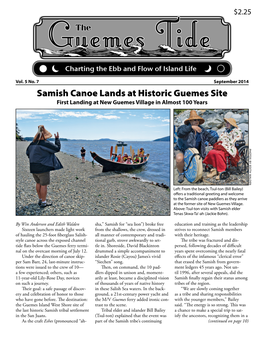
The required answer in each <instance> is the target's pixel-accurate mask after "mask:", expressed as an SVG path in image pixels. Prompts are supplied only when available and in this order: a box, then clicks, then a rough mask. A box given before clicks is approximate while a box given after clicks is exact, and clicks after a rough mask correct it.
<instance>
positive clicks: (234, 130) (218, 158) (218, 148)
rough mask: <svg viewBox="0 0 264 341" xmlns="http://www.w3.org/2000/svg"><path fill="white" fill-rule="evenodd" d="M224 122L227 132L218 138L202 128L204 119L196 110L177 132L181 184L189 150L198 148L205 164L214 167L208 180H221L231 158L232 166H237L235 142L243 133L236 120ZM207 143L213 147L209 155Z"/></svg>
mask: <svg viewBox="0 0 264 341" xmlns="http://www.w3.org/2000/svg"><path fill="white" fill-rule="evenodd" d="M224 121H225V124H226V127H225V131H224V132H223V133H222V134H221V135H220V136H219V138H216V137H214V136H212V135H211V134H210V133H209V132H208V131H207V130H205V129H204V128H203V127H202V126H201V125H202V124H203V123H204V119H203V118H202V117H200V116H198V115H197V112H196V111H195V110H191V112H190V115H189V118H188V119H186V120H185V121H184V124H183V125H182V126H180V127H179V128H178V131H177V136H178V142H177V144H176V147H175V157H176V167H177V169H178V172H179V176H178V182H179V183H182V182H183V181H184V152H185V151H186V150H187V149H188V148H196V149H197V150H198V151H199V153H200V155H201V157H202V158H203V163H204V164H206V165H211V166H212V168H211V170H210V172H209V174H208V175H207V176H208V178H212V177H214V176H216V180H219V179H220V176H219V174H220V173H221V172H223V171H225V170H226V167H227V157H229V158H230V161H231V164H232V165H234V166H236V165H237V163H238V161H239V155H238V151H237V149H236V147H235V142H236V141H238V140H240V139H242V131H241V129H240V128H238V126H237V124H236V120H235V119H234V118H224ZM206 142H209V143H210V144H211V145H212V146H213V149H212V150H210V151H209V153H208V154H207V155H206V148H205V147H206Z"/></svg>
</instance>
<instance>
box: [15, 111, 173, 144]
mask: <svg viewBox="0 0 264 341" xmlns="http://www.w3.org/2000/svg"><path fill="white" fill-rule="evenodd" d="M16 123H17V125H18V129H19V130H20V135H22V137H33V136H34V135H35V134H36V133H37V130H38V125H40V124H43V125H44V126H45V128H46V129H47V130H48V131H49V132H50V133H52V134H53V135H54V133H57V132H58V133H59V136H60V137H61V138H68V139H84V140H99V139H102V138H109V139H112V140H118V141H152V140H155V139H158V138H162V137H165V136H169V135H170V110H169V109H163V110H161V109H160V110H154V109H140V110H139V109H129V110H123V109H117V110H90V109H83V110H76V109H63V110H57V109H53V110H26V109H25V110H24V109H23V110H20V109H17V110H16Z"/></svg>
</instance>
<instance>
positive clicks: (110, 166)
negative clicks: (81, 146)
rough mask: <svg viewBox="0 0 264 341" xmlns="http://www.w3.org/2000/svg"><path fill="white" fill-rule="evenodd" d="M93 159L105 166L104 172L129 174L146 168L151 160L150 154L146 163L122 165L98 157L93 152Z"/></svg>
mask: <svg viewBox="0 0 264 341" xmlns="http://www.w3.org/2000/svg"><path fill="white" fill-rule="evenodd" d="M90 153H91V156H92V158H93V159H94V160H95V161H97V162H98V163H100V164H101V165H102V166H103V172H128V171H131V170H135V169H139V168H141V167H142V166H144V165H145V164H146V163H147V162H148V159H149V154H147V159H146V161H144V162H142V163H131V164H129V163H121V162H114V161H111V160H107V159H104V158H102V157H101V156H99V155H97V154H96V153H95V152H91V151H90Z"/></svg>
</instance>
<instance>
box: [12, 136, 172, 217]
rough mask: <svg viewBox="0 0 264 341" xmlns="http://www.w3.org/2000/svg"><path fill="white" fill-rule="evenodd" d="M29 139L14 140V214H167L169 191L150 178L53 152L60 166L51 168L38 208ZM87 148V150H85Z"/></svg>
mask: <svg viewBox="0 0 264 341" xmlns="http://www.w3.org/2000/svg"><path fill="white" fill-rule="evenodd" d="M28 145H29V142H24V141H23V142H22V141H17V143H16V215H17V216H39V215H40V216H42V215H47V216H168V215H170V192H169V191H168V189H166V188H163V187H159V186H156V185H155V184H153V183H150V182H143V181H140V180H139V179H138V177H139V176H140V173H139V174H137V175H136V176H134V177H131V176H130V177H129V176H126V175H124V174H119V173H115V172H106V173H102V167H101V166H100V165H98V164H97V163H96V162H95V164H94V165H93V163H92V162H90V161H86V162H85V163H82V161H81V159H80V158H78V157H76V156H73V155H68V154H66V153H62V152H59V153H56V156H57V157H58V158H59V160H60V161H61V163H62V165H63V169H61V170H58V171H51V173H50V174H51V183H50V185H49V186H48V195H47V201H48V202H51V203H52V206H48V207H45V208H42V209H41V208H40V207H39V206H38V196H37V193H36V189H35V181H34V179H33V176H32V174H31V173H30V171H29V161H28V157H27V156H26V149H27V146H28ZM87 152H88V151H87Z"/></svg>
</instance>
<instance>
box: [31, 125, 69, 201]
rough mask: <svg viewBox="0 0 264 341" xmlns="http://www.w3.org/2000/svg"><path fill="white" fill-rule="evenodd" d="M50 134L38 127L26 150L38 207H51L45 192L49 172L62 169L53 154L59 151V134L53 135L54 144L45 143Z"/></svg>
mask: <svg viewBox="0 0 264 341" xmlns="http://www.w3.org/2000/svg"><path fill="white" fill-rule="evenodd" d="M51 137H52V134H51V133H50V132H48V131H47V130H46V129H45V127H44V126H43V125H39V126H38V132H37V134H36V135H35V137H34V139H33V141H32V142H31V143H30V145H29V146H28V148H27V150H26V154H27V156H28V158H29V163H30V173H32V175H33V178H34V180H35V182H36V191H37V194H38V197H39V202H38V204H39V206H40V207H41V208H44V207H46V206H51V205H52V204H51V203H47V201H46V198H47V191H48V187H47V186H48V185H49V184H50V171H52V170H57V169H61V168H63V166H62V164H61V162H60V160H59V159H58V158H57V157H56V156H55V153H57V152H59V151H60V148H61V144H60V139H59V133H57V134H54V137H55V144H53V143H51V142H49V141H47V139H49V138H51Z"/></svg>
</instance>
